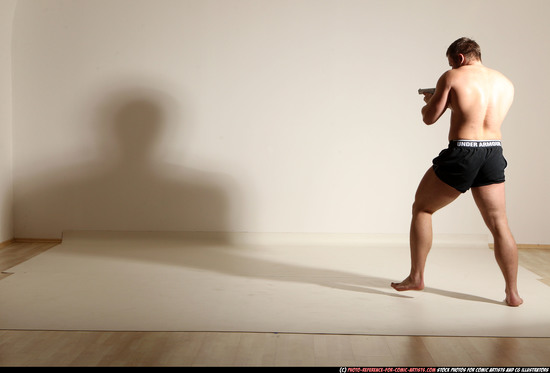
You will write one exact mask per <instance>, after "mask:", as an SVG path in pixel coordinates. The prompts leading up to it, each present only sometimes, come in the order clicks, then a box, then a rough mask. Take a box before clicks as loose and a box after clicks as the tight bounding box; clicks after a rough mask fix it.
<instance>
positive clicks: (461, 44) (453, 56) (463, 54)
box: [447, 38, 481, 68]
mask: <svg viewBox="0 0 550 373" xmlns="http://www.w3.org/2000/svg"><path fill="white" fill-rule="evenodd" d="M447 58H448V59H449V64H450V65H451V66H452V67H453V68H457V67H460V66H462V65H465V64H468V63H471V62H474V61H479V62H481V48H480V47H479V44H477V43H476V42H475V41H474V40H472V39H468V38H460V39H458V40H455V41H454V42H453V43H452V44H451V45H450V46H449V48H448V49H447Z"/></svg>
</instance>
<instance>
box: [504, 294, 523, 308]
mask: <svg viewBox="0 0 550 373" xmlns="http://www.w3.org/2000/svg"><path fill="white" fill-rule="evenodd" d="M522 303H523V299H521V298H520V296H519V294H518V293H512V292H510V293H508V292H506V304H507V305H509V306H510V307H518V306H520V305H521V304H522Z"/></svg>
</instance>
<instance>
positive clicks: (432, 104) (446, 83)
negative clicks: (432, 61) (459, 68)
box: [422, 71, 451, 125]
mask: <svg viewBox="0 0 550 373" xmlns="http://www.w3.org/2000/svg"><path fill="white" fill-rule="evenodd" d="M450 91H451V84H450V79H449V71H447V72H446V73H444V74H443V75H442V76H441V77H440V78H439V80H438V81H437V85H436V87H435V92H434V94H433V95H430V94H425V96H424V101H426V105H425V106H424V107H423V108H422V120H423V121H424V123H426V124H428V125H429V124H434V123H435V122H437V120H438V119H439V118H440V117H441V116H442V115H443V113H444V112H445V110H447V103H448V100H449V93H450Z"/></svg>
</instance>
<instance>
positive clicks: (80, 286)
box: [0, 232, 550, 337]
mask: <svg viewBox="0 0 550 373" xmlns="http://www.w3.org/2000/svg"><path fill="white" fill-rule="evenodd" d="M408 255H409V254H408V247H407V245H405V244H392V243H388V242H377V243H372V244H370V245H365V244H364V243H361V244H359V243H356V244H353V243H350V242H346V243H343V244H338V243H337V242H336V241H334V240H333V241H328V242H327V243H325V244H323V243H320V242H317V243H311V244H307V243H304V242H301V243H298V242H294V243H293V242H290V241H288V242H283V241H279V242H271V243H270V242H269V241H268V242H262V243H258V242H256V243H251V242H244V241H241V242H232V243H230V242H226V241H224V240H217V241H208V240H201V239H189V237H187V236H185V235H181V234H178V233H146V232H71V233H67V234H65V236H64V239H63V243H62V244H61V245H58V246H56V247H54V248H52V249H50V250H48V251H46V252H45V253H42V254H40V255H38V256H36V257H34V258H32V259H30V260H28V261H26V262H24V263H22V264H20V265H17V266H15V267H13V268H11V269H9V270H8V271H6V272H9V273H13V274H12V275H10V276H8V277H7V278H4V279H3V280H2V281H1V282H0V297H1V299H2V303H1V305H0V329H23V330H109V331H218V332H219V331H236V332H281V333H283V332H285V333H326V334H371V335H432V336H496V337H499V336H501V337H502V336H509V337H550V316H549V313H548V311H547V310H548V309H549V308H550V307H549V306H550V287H548V286H547V285H545V284H543V283H542V282H540V281H539V280H538V276H536V275H535V274H533V273H532V272H530V271H528V270H526V269H525V268H520V271H519V282H520V291H521V293H522V296H523V297H524V299H525V300H526V303H525V304H524V305H523V306H522V307H519V308H510V307H507V306H505V305H504V304H503V302H502V301H503V299H504V291H503V290H504V283H503V279H502V275H501V274H500V271H499V269H498V267H497V265H496V263H495V260H494V257H493V252H492V251H491V250H490V249H488V248H487V245H486V243H483V242H468V243H467V244H459V243H455V244H445V245H443V244H441V245H438V244H436V245H434V248H433V250H432V252H431V253H430V257H429V260H428V269H427V273H426V275H427V286H428V288H427V289H425V290H424V291H422V292H407V293H397V292H395V291H394V290H393V289H391V287H390V286H389V284H390V282H391V281H395V280H401V279H402V278H403V277H404V276H405V275H406V274H407V272H408V265H409V260H408Z"/></svg>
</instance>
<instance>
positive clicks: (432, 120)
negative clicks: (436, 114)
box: [422, 115, 437, 126]
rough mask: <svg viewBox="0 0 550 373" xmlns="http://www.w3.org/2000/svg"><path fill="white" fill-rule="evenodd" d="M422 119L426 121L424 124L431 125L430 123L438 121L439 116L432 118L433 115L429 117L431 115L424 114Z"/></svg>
mask: <svg viewBox="0 0 550 373" xmlns="http://www.w3.org/2000/svg"><path fill="white" fill-rule="evenodd" d="M422 121H423V122H424V124H426V125H428V126H430V125H432V124H434V123H435V122H437V118H436V119H434V118H431V117H429V116H427V115H424V116H423V117H422Z"/></svg>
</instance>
